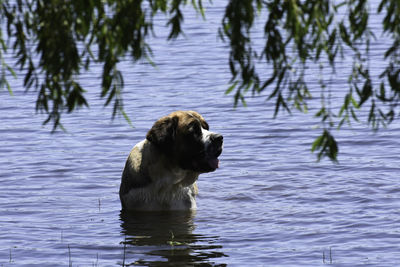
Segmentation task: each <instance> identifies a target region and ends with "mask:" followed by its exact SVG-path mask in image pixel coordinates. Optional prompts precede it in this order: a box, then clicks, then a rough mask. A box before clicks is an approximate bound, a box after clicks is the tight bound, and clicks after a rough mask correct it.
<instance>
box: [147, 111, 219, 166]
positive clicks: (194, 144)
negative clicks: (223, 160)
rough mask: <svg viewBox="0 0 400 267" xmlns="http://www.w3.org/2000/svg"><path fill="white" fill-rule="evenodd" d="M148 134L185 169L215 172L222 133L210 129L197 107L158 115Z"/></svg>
mask: <svg viewBox="0 0 400 267" xmlns="http://www.w3.org/2000/svg"><path fill="white" fill-rule="evenodd" d="M146 138H147V140H149V141H150V142H151V143H152V144H154V145H155V146H156V147H157V148H158V149H159V150H160V151H161V152H162V153H164V154H166V155H167V156H168V157H169V158H170V159H171V160H172V161H173V162H175V163H176V164H178V166H179V167H180V168H182V169H185V170H192V171H196V172H212V171H215V169H217V168H218V164H219V160H218V156H219V155H220V154H221V152H222V144H223V137H222V135H220V134H217V133H213V132H210V131H209V127H208V124H207V122H206V121H205V120H204V118H203V117H202V116H201V115H200V114H199V113H197V112H195V111H177V112H173V113H171V114H170V115H168V116H166V117H163V118H161V119H159V120H158V121H156V123H154V125H153V127H152V128H151V129H150V131H149V132H148V133H147V136H146Z"/></svg>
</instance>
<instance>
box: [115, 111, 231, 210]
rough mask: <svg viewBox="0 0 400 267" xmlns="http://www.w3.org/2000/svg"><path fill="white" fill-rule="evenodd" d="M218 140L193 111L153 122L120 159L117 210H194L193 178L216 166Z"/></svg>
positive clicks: (220, 142)
mask: <svg viewBox="0 0 400 267" xmlns="http://www.w3.org/2000/svg"><path fill="white" fill-rule="evenodd" d="M222 139H223V137H222V135H220V134H216V133H213V132H210V131H209V126H208V124H207V122H206V121H205V120H204V118H203V117H202V116H201V115H200V114H199V113H197V112H195V111H177V112H173V113H171V114H170V115H168V116H165V117H163V118H161V119H159V120H158V121H156V122H155V124H154V125H153V127H152V128H151V129H150V131H149V132H148V133H147V136H146V139H145V140H143V141H142V142H140V143H138V144H137V145H136V146H135V147H134V148H133V149H132V151H131V152H130V154H129V157H128V159H127V161H126V165H125V169H124V171H123V174H122V179H121V187H120V191H119V195H120V199H121V204H122V209H123V210H190V209H196V201H195V196H196V194H197V185H196V180H197V178H198V176H199V175H200V174H201V173H205V172H212V171H214V170H215V169H217V168H218V164H219V160H218V156H219V155H220V154H221V152H222V143H223V141H222Z"/></svg>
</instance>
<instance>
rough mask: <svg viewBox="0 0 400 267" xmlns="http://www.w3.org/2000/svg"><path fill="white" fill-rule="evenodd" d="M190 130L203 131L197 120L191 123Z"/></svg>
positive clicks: (193, 131)
mask: <svg viewBox="0 0 400 267" xmlns="http://www.w3.org/2000/svg"><path fill="white" fill-rule="evenodd" d="M189 132H191V133H194V134H198V133H200V132H201V129H200V124H199V123H197V122H192V123H190V124H189Z"/></svg>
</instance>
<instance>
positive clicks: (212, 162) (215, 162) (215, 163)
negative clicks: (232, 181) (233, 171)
mask: <svg viewBox="0 0 400 267" xmlns="http://www.w3.org/2000/svg"><path fill="white" fill-rule="evenodd" d="M208 164H210V167H211V168H213V169H217V168H218V167H219V160H218V158H213V159H209V160H208Z"/></svg>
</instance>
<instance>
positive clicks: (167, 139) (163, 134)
mask: <svg viewBox="0 0 400 267" xmlns="http://www.w3.org/2000/svg"><path fill="white" fill-rule="evenodd" d="M177 127H178V117H176V116H175V117H164V118H161V119H159V120H158V121H156V122H155V123H154V125H153V127H152V128H151V129H150V131H149V132H148V133H147V135H146V139H147V140H149V141H150V142H151V143H152V144H154V145H156V146H157V147H158V148H159V149H161V150H162V151H164V152H166V153H168V152H169V151H170V150H171V149H172V146H173V143H174V142H175V135H176V129H177Z"/></svg>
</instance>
